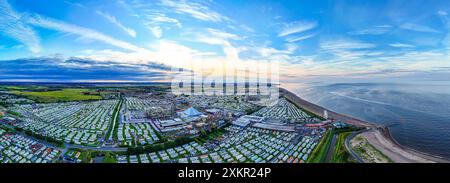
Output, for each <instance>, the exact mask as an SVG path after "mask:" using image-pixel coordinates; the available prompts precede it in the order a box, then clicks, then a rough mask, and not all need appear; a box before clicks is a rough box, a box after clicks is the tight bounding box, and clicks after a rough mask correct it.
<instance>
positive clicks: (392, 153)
mask: <svg viewBox="0 0 450 183" xmlns="http://www.w3.org/2000/svg"><path fill="white" fill-rule="evenodd" d="M280 95H281V96H284V97H285V98H287V99H288V100H289V101H291V102H293V103H294V104H296V105H298V106H300V107H302V108H304V109H305V110H308V111H310V112H311V113H314V114H315V115H317V116H321V117H323V111H324V110H327V113H328V117H329V118H333V119H335V120H340V121H344V122H346V123H348V124H350V125H353V126H357V127H363V128H367V129H370V130H368V131H366V132H363V133H362V134H363V135H364V136H365V137H366V138H367V139H368V140H369V142H370V143H371V144H372V145H374V146H375V147H376V148H377V149H378V150H380V151H381V152H383V153H384V154H385V155H386V156H388V157H389V158H391V159H393V161H394V162H400V163H448V162H450V160H447V159H445V158H443V157H439V156H436V155H432V154H428V153H425V152H421V151H418V150H415V149H412V148H409V147H405V146H403V145H401V144H399V143H398V142H397V141H396V140H395V139H394V138H393V137H392V135H391V132H390V130H389V128H388V127H385V126H380V125H374V124H371V123H369V122H367V121H363V120H360V119H357V118H354V117H351V116H347V115H343V114H339V113H336V112H334V111H330V110H328V109H326V108H324V107H321V106H319V105H316V104H313V103H311V102H308V101H306V100H304V99H302V98H300V97H299V96H298V95H296V94H295V93H293V92H291V91H289V90H287V89H284V88H281V87H280Z"/></svg>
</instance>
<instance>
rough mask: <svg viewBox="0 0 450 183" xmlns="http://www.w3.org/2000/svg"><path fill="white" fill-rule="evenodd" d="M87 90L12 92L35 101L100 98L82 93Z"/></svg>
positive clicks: (99, 97)
mask: <svg viewBox="0 0 450 183" xmlns="http://www.w3.org/2000/svg"><path fill="white" fill-rule="evenodd" d="M89 91H90V90H88V89H62V90H57V91H45V92H29V91H14V93H15V94H18V95H23V96H25V97H27V98H29V99H31V100H34V101H37V102H69V101H80V100H99V99H102V97H101V96H100V95H92V94H85V93H84V92H89Z"/></svg>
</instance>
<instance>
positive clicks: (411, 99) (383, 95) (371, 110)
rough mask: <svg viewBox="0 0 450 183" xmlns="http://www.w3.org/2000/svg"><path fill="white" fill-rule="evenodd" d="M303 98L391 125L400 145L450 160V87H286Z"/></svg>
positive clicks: (366, 85) (354, 84)
mask: <svg viewBox="0 0 450 183" xmlns="http://www.w3.org/2000/svg"><path fill="white" fill-rule="evenodd" d="M283 87H286V88H287V89H289V90H291V91H293V92H295V93H296V94H298V95H299V96H300V97H302V98H304V99H306V100H308V101H310V102H313V103H315V104H318V105H321V106H323V107H326V108H329V109H330V110H333V111H336V112H339V113H342V114H347V115H351V116H353V117H357V118H360V119H363V120H366V121H369V122H372V123H376V124H383V125H390V129H391V132H392V136H393V137H394V138H395V140H397V141H398V142H399V143H400V144H402V145H404V146H407V147H410V148H413V149H416V150H419V151H422V152H426V153H430V154H434V155H438V156H442V157H446V158H450V84H449V83H439V82H437V83H428V84H392V83H391V84H385V83H336V84H320V83H315V84H298V85H295V84H294V85H292V84H291V85H285V86H283Z"/></svg>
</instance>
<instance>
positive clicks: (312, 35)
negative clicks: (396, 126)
mask: <svg viewBox="0 0 450 183" xmlns="http://www.w3.org/2000/svg"><path fill="white" fill-rule="evenodd" d="M449 31H450V2H448V1H439V0H435V1H433V0H428V1H419V0H414V1H411V0H405V1H402V0H389V1H387V0H386V1H383V0H378V1H358V0H356V1H355V0H353V1H346V0H336V1H326V0H324V1H306V0H305V1H301V0H292V1H287V0H286V1H269V0H264V1H263V0H246V1H237V0H202V1H196V0H189V1H187V0H181V1H179V0H177V1H172V0H151V1H146V0H127V1H126V0H96V1H92V0H80V1H74V0H60V1H54V0H39V1H29V0H0V81H45V82H49V81H73V82H77V81H110V82H115V81H127V82H132V81H136V82H151V81H168V80H170V78H172V77H173V75H176V74H177V72H175V71H174V70H173V68H183V69H185V70H201V71H205V72H207V74H210V75H215V76H219V75H220V74H221V73H223V72H222V71H223V69H224V68H223V66H224V65H227V66H230V65H231V66H233V65H238V66H245V68H246V69H248V68H250V70H252V69H253V68H255V67H268V65H271V64H277V66H278V68H279V71H278V74H279V80H280V82H286V83H296V82H304V81H310V82H317V81H319V82H320V81H336V82H337V81H340V82H344V81H345V82H348V81H376V82H381V81H417V80H422V81H440V80H444V81H447V80H448V78H450V57H449V51H450V34H449ZM193 65H195V66H199V67H201V68H200V69H199V68H197V67H196V68H193V67H192V66H193ZM171 68H172V69H171ZM207 74H206V75H207Z"/></svg>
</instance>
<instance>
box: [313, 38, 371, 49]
mask: <svg viewBox="0 0 450 183" xmlns="http://www.w3.org/2000/svg"><path fill="white" fill-rule="evenodd" d="M320 46H321V48H322V49H325V50H338V49H364V48H373V47H375V45H374V44H371V43H366V42H362V41H358V40H353V39H335V40H327V41H323V42H321V44H320Z"/></svg>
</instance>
